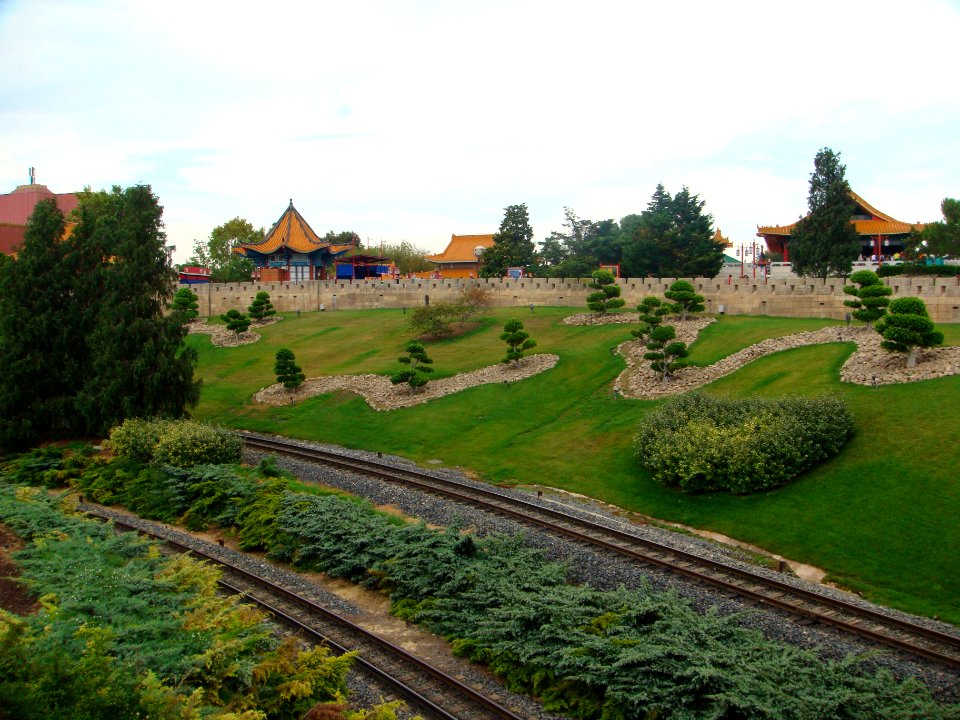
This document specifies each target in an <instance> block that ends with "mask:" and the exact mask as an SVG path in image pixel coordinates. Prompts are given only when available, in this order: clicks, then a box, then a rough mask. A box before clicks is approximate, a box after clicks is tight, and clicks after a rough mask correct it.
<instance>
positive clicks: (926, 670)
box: [244, 441, 960, 702]
mask: <svg viewBox="0 0 960 720" xmlns="http://www.w3.org/2000/svg"><path fill="white" fill-rule="evenodd" d="M294 442H297V444H299V445H301V446H303V447H315V448H320V449H324V450H330V451H334V452H340V453H342V454H344V455H348V456H352V457H357V458H361V459H364V460H375V461H378V462H382V463H384V464H387V465H391V466H394V467H398V468H404V469H416V470H419V471H421V472H424V471H425V470H424V468H423V467H421V466H419V465H416V464H415V463H413V462H411V461H409V460H407V459H405V458H400V457H395V456H388V455H383V456H382V457H381V456H378V455H377V453H371V452H367V451H360V450H351V449H348V448H342V447H339V446H332V445H324V444H321V443H311V442H305V441H294ZM244 453H245V459H247V460H248V461H251V462H256V461H257V460H258V459H259V458H260V457H261V456H263V455H265V454H269V453H262V452H259V451H256V452H254V451H250V450H245V451H244ZM278 462H279V464H281V465H283V466H284V467H286V468H288V469H289V470H291V471H292V472H294V473H295V474H296V475H298V476H299V477H300V478H302V479H303V480H308V481H313V482H318V483H322V484H325V485H330V486H333V487H337V488H340V489H342V490H345V491H347V492H350V493H354V494H356V495H360V496H363V497H366V498H368V499H369V500H370V501H371V502H373V503H374V504H377V505H392V506H395V507H397V508H399V509H400V510H402V511H403V512H404V513H406V514H408V515H411V516H414V517H418V518H421V519H423V520H424V521H426V522H428V523H431V524H435V525H444V526H445V525H450V524H452V523H454V522H459V523H461V524H463V525H465V526H466V527H469V528H472V529H473V530H475V531H476V532H477V533H478V534H481V535H484V534H489V533H504V534H510V535H513V534H516V533H518V532H520V533H523V534H524V535H525V536H526V539H527V542H528V543H529V544H530V545H532V546H535V547H538V548H541V549H542V550H544V552H545V553H546V555H547V556H548V557H549V558H551V559H553V560H558V561H563V562H566V563H567V564H568V566H569V568H570V579H571V581H573V582H577V583H588V584H590V585H592V586H594V587H597V588H609V589H613V588H616V587H619V586H620V585H623V586H626V587H628V588H640V587H644V586H650V587H652V588H654V589H656V590H666V591H673V592H676V593H678V594H679V595H682V596H683V597H685V598H687V599H688V600H689V601H690V603H691V605H692V606H693V607H695V608H696V609H698V610H701V611H705V610H706V609H707V608H710V607H717V608H719V609H720V611H721V612H723V613H743V615H742V616H741V620H740V622H741V625H743V626H744V627H748V628H753V629H756V630H758V631H760V632H762V633H763V635H764V636H766V637H768V638H770V639H775V640H779V641H783V642H789V643H792V644H795V645H800V646H803V647H807V648H814V649H816V650H817V652H818V653H819V654H820V655H821V656H822V657H833V658H842V657H845V656H846V655H849V654H851V653H853V654H864V653H876V652H877V648H876V647H875V646H869V645H866V644H864V643H862V642H860V641H858V640H855V639H851V638H850V637H849V636H848V635H846V634H845V633H842V632H840V631H838V630H834V629H832V628H829V627H823V626H807V625H802V624H799V623H796V622H795V619H794V618H793V617H791V616H788V615H786V614H785V613H783V612H780V611H777V610H775V609H768V608H763V609H758V608H757V607H756V606H749V605H746V604H744V603H743V602H741V601H740V600H739V599H735V598H730V597H727V596H725V595H722V594H720V593H719V592H717V591H715V590H714V589H712V588H710V587H707V586H704V585H701V584H699V583H696V582H693V581H690V580H687V579H685V578H683V577H679V576H676V575H673V574H671V573H669V572H667V571H665V570H660V569H656V568H640V567H638V566H637V565H636V564H634V563H632V562H631V561H629V560H627V559H625V558H622V557H620V556H617V555H613V554H611V553H606V552H603V551H593V550H590V549H587V548H584V546H582V545H580V544H578V543H575V542H573V541H571V540H567V539H564V538H559V537H554V536H552V535H549V534H547V533H544V532H541V531H538V530H536V529H533V528H530V527H526V526H523V525H520V524H519V523H517V522H515V521H513V520H509V519H506V518H502V517H498V516H496V515H492V514H490V513H486V512H484V511H481V510H478V509H476V508H472V507H469V506H465V505H460V504H458V503H455V502H452V501H450V500H445V499H441V498H438V497H434V496H432V495H428V494H425V493H422V492H419V491H416V490H413V489H410V488H406V487H403V486H400V485H395V484H390V483H387V482H384V481H381V480H377V479H375V478H372V477H368V476H364V475H357V474H353V473H347V472H344V471H342V470H336V469H334V468H330V467H324V466H320V465H313V464H310V463H305V462H301V461H297V460H294V459H292V458H287V457H283V456H278ZM426 472H428V473H430V474H433V475H436V476H437V477H443V478H453V479H456V480H458V481H460V482H464V483H467V484H472V485H478V486H483V487H487V488H489V487H490V486H489V485H487V484H485V483H480V482H476V481H473V480H470V479H469V478H467V477H466V476H464V475H463V474H462V473H461V472H459V471H458V470H450V469H438V470H429V469H428V470H426ZM497 489H498V490H499V491H500V492H502V493H503V494H505V495H512V496H516V497H522V498H523V499H524V500H527V501H528V502H533V503H537V504H541V505H544V506H548V507H554V508H556V507H557V504H558V503H560V504H563V506H564V509H565V510H567V511H569V512H572V513H574V514H577V515H579V516H581V517H586V518H588V519H590V520H592V521H594V522H597V523H601V524H604V525H607V526H609V527H614V528H617V529H618V530H625V531H627V532H630V533H632V534H634V535H636V536H638V537H643V538H648V539H651V540H656V541H657V542H661V543H663V544H665V545H669V546H671V547H675V548H678V549H682V550H685V551H687V552H692V553H696V554H697V555H700V556H702V557H707V558H710V559H713V560H717V561H719V562H723V563H725V564H727V565H732V566H740V567H746V568H748V569H750V570H751V571H752V572H756V573H759V574H766V575H769V576H772V577H775V578H776V579H778V580H781V581H785V582H788V583H790V584H793V585H796V586H798V587H802V588H804V589H807V590H813V591H815V592H818V593H820V594H822V595H825V596H832V597H840V598H842V599H844V600H846V601H848V602H852V603H856V604H859V605H862V606H865V607H870V608H872V609H878V606H875V605H871V604H870V603H869V602H867V601H865V600H863V599H861V598H859V597H857V596H856V595H852V594H850V593H846V592H843V591H840V590H837V589H834V588H830V587H826V586H822V585H817V584H814V583H808V582H806V581H804V580H801V579H799V578H797V577H796V576H793V575H790V574H785V573H778V572H776V571H773V570H768V569H765V568H762V567H759V566H756V565H752V564H747V563H744V562H743V561H741V560H739V559H738V558H737V557H736V556H737V555H738V554H740V553H739V551H738V550H736V549H733V548H730V547H728V546H724V545H721V544H719V543H716V542H712V541H709V540H705V539H702V538H698V537H695V536H690V535H686V534H684V533H678V532H671V531H669V530H666V529H663V528H660V527H656V526H653V525H648V524H643V525H639V524H635V523H630V522H627V521H625V520H624V519H623V518H622V517H618V516H617V515H616V514H615V509H614V508H611V507H610V506H607V505H604V504H602V503H597V502H593V501H590V500H589V499H585V498H584V499H581V498H577V497H574V496H567V495H560V494H554V493H550V492H545V493H544V496H543V497H542V498H538V497H537V494H536V492H535V491H533V490H522V489H508V488H497ZM879 609H880V610H881V611H882V612H884V613H886V614H887V615H890V616H895V617H902V618H907V619H909V620H911V621H913V622H916V623H919V624H923V625H926V626H929V627H934V628H936V629H938V630H942V631H946V632H950V633H952V634H954V635H957V636H958V637H960V631H958V629H957V628H955V627H953V626H951V625H947V624H945V623H940V622H937V621H935V620H931V619H926V618H918V617H915V616H911V615H908V614H906V613H902V612H899V611H896V610H892V609H888V608H879ZM868 662H869V663H870V664H871V665H872V666H876V667H886V668H888V669H890V670H891V671H892V672H893V673H894V674H896V675H897V676H898V677H908V676H913V677H917V678H918V679H920V680H922V681H923V682H925V683H926V684H927V685H928V686H929V687H930V688H931V690H932V691H933V692H934V694H935V695H936V696H937V697H938V698H939V699H941V700H943V701H951V702H957V701H960V673H958V672H957V671H950V670H944V669H942V668H940V667H938V666H934V665H930V664H926V663H923V662H921V661H917V660H915V659H914V658H912V657H908V656H906V655H904V654H902V653H898V652H896V651H893V650H884V651H883V652H881V653H879V654H877V655H876V656H873V657H871V658H870V659H869V660H868Z"/></svg>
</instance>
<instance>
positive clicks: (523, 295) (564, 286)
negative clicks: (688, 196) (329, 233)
mask: <svg viewBox="0 0 960 720" xmlns="http://www.w3.org/2000/svg"><path fill="white" fill-rule="evenodd" d="M673 281H674V278H624V279H621V280H619V281H618V282H619V283H620V286H621V288H622V291H623V297H624V299H625V300H626V307H627V308H634V307H636V305H637V304H638V303H639V302H640V300H641V299H643V298H644V297H646V296H647V295H656V296H657V297H662V296H663V292H664V291H665V290H666V289H667V288H668V287H670V284H671V283H672V282H673ZM589 282H590V280H589V279H585V278H580V279H576V278H575V279H557V278H524V279H523V280H510V279H507V280H503V279H499V278H496V279H489V278H488V279H484V278H481V279H479V280H472V279H444V280H420V279H412V280H411V279H400V280H315V281H304V282H278V283H211V284H209V285H195V286H193V290H194V292H196V293H197V295H198V296H199V298H200V314H201V315H205V316H211V315H214V316H215V315H220V314H221V313H224V312H226V311H227V310H229V309H230V308H237V309H239V310H241V311H243V312H246V309H247V307H248V306H249V305H250V303H251V302H253V298H254V296H255V295H256V294H257V292H259V291H261V290H265V291H267V292H268V293H270V300H271V302H272V303H273V306H274V307H275V308H276V309H277V310H278V311H294V310H301V311H304V312H314V311H317V310H329V311H332V310H348V309H349V310H359V309H374V308H403V307H408V308H413V307H419V306H421V305H424V304H426V303H427V302H428V299H429V302H447V301H452V300H453V299H455V298H456V296H457V295H458V294H459V293H460V291H461V290H462V289H463V288H464V287H468V286H471V285H474V284H478V285H479V286H480V287H483V288H486V289H487V290H489V291H490V292H491V293H492V294H493V297H494V302H495V304H496V305H497V306H498V307H513V306H518V307H526V306H529V305H531V304H532V305H558V306H568V307H582V308H584V310H586V298H587V295H589V294H590V293H591V292H593V291H592V290H591V289H590V287H589V286H588V283H589ZM690 282H692V283H693V286H694V287H695V288H696V289H697V292H699V293H700V294H702V295H703V296H704V297H705V298H706V304H707V312H709V313H719V312H724V313H727V314H730V315H777V316H783V317H823V318H834V319H838V320H842V319H843V318H844V315H845V314H846V313H847V312H849V308H847V307H846V306H844V304H843V301H844V300H845V299H849V296H847V295H845V294H844V292H843V286H844V284H845V283H844V280H843V279H842V278H830V279H828V280H827V281H826V282H824V281H823V280H819V279H816V280H814V279H800V278H778V279H770V280H768V281H767V282H764V281H763V280H762V279H751V278H733V277H730V278H719V277H718V278H695V279H693V280H690ZM884 282H885V283H886V284H887V285H889V286H890V287H892V288H893V296H892V297H906V296H914V297H919V298H921V299H922V300H923V301H924V302H925V303H926V304H927V309H928V310H929V312H930V316H931V318H932V319H933V320H934V322H960V277H950V278H937V277H929V276H924V277H907V276H892V277H888V278H884Z"/></svg>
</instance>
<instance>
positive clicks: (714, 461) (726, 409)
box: [634, 392, 853, 493]
mask: <svg viewBox="0 0 960 720" xmlns="http://www.w3.org/2000/svg"><path fill="white" fill-rule="evenodd" d="M852 434H853V418H852V416H851V415H850V413H849V412H848V410H847V408H846V406H845V405H844V403H843V401H841V400H839V399H837V398H833V397H826V396H824V397H818V398H801V397H787V398H777V399H764V398H758V397H754V398H747V399H728V398H718V397H713V396H710V395H705V394H703V393H698V392H694V393H687V394H684V395H679V396H677V397H675V398H672V399H670V400H668V401H666V402H665V403H663V404H662V405H661V406H660V407H659V408H657V409H655V410H653V411H651V412H650V413H648V414H647V415H646V416H645V417H644V418H643V420H642V421H641V423H640V426H639V429H638V432H637V434H636V436H635V438H634V448H635V452H636V456H637V458H638V460H639V461H640V462H641V463H642V464H643V466H644V467H646V468H647V469H648V470H649V471H650V472H651V473H652V474H653V477H654V479H655V480H656V481H657V482H659V483H661V484H663V485H667V486H679V487H680V489H682V490H684V491H685V492H691V493H692V492H706V491H711V490H729V491H731V492H735V493H750V492H756V491H758V490H765V489H769V488H773V487H777V486H780V485H783V484H785V483H787V482H789V481H790V480H792V479H793V478H795V477H796V476H797V475H799V474H800V473H801V472H803V471H804V470H807V469H808V468H810V467H812V466H813V465H815V464H816V463H818V462H821V461H823V460H825V459H827V458H830V457H833V456H834V455H836V454H837V453H838V452H839V451H840V448H842V447H843V445H844V444H845V443H846V442H847V440H849V439H850V437H851V436H852ZM768 438H776V441H775V442H771V441H769V440H768Z"/></svg>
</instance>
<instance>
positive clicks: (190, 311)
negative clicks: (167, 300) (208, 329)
mask: <svg viewBox="0 0 960 720" xmlns="http://www.w3.org/2000/svg"><path fill="white" fill-rule="evenodd" d="M170 308H171V310H172V311H173V312H174V313H175V314H178V315H179V316H180V317H181V318H182V319H183V321H184V322H189V321H190V320H193V319H194V318H196V317H197V316H198V315H200V312H199V309H200V302H199V298H198V297H197V294H196V293H195V292H194V291H193V290H191V289H190V288H188V287H182V288H180V289H179V290H177V293H176V294H175V295H174V296H173V302H172V303H171V305H170Z"/></svg>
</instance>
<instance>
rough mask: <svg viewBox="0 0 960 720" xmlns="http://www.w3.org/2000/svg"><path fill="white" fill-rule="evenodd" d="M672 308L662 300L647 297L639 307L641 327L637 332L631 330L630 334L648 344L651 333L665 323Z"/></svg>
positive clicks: (650, 296)
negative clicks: (664, 319) (665, 318)
mask: <svg viewBox="0 0 960 720" xmlns="http://www.w3.org/2000/svg"><path fill="white" fill-rule="evenodd" d="M670 308H671V306H670V305H664V304H663V302H661V300H660V298H657V297H654V296H653V295H647V297H645V298H644V299H643V300H641V301H640V304H639V305H638V306H637V312H638V313H639V315H640V327H639V328H638V329H636V330H631V331H630V334H631V335H633V336H634V337H635V338H637V339H638V340H640V341H641V342H642V343H644V344H646V342H647V338H649V337H650V333H651V332H653V329H654V328H655V327H657V326H658V325H660V323H661V322H662V321H663V316H664V315H668V314H669V313H670Z"/></svg>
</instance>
